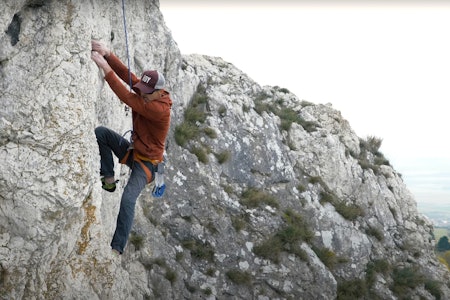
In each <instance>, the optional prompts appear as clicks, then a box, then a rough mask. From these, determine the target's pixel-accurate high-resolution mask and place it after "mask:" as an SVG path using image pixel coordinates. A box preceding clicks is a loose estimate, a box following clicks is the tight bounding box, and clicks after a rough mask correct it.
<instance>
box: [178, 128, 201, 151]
mask: <svg viewBox="0 0 450 300" xmlns="http://www.w3.org/2000/svg"><path fill="white" fill-rule="evenodd" d="M174 135H175V141H176V143H177V144H178V145H179V146H181V147H184V146H186V144H187V142H188V141H190V140H192V139H194V138H196V137H197V136H198V135H199V129H198V127H197V126H196V125H195V124H191V123H186V122H184V123H181V124H180V125H177V126H176V127H175V134H174Z"/></svg>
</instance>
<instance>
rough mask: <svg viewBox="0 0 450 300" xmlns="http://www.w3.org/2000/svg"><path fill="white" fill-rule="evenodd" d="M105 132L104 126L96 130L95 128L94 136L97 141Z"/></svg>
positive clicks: (106, 129)
mask: <svg viewBox="0 0 450 300" xmlns="http://www.w3.org/2000/svg"><path fill="white" fill-rule="evenodd" d="M107 131H108V128H106V127H105V126H98V127H97V128H95V136H96V137H97V139H98V138H99V137H101V136H103V135H104V134H105V133H106V132H107Z"/></svg>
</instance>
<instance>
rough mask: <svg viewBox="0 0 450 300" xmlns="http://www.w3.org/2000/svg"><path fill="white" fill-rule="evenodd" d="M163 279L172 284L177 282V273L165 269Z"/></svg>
mask: <svg viewBox="0 0 450 300" xmlns="http://www.w3.org/2000/svg"><path fill="white" fill-rule="evenodd" d="M165 278H166V279H167V280H169V281H170V283H171V284H173V283H174V282H175V281H176V280H177V273H176V272H175V271H174V270H172V269H169V268H167V269H166V275H165Z"/></svg>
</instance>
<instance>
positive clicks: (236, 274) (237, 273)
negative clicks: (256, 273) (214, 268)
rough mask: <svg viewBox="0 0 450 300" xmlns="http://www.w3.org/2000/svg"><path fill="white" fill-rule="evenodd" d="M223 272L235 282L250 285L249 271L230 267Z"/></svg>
mask: <svg viewBox="0 0 450 300" xmlns="http://www.w3.org/2000/svg"><path fill="white" fill-rule="evenodd" d="M225 274H226V275H227V277H228V278H229V279H230V280H231V281H232V282H234V283H235V284H239V285H246V286H250V285H251V283H252V276H251V274H250V273H249V272H246V271H241V270H239V269H231V270H228V271H227V272H226V273H225Z"/></svg>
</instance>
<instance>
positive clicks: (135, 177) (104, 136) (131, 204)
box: [95, 126, 155, 253]
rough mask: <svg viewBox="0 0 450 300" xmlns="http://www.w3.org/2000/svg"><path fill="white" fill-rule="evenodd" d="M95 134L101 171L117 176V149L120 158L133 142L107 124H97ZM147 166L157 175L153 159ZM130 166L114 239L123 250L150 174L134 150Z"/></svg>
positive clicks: (105, 174) (128, 162)
mask: <svg viewBox="0 0 450 300" xmlns="http://www.w3.org/2000/svg"><path fill="white" fill-rule="evenodd" d="M95 136H96V137H97V143H98V148H99V151H100V175H102V176H105V177H113V176H114V160H113V156H112V153H114V155H115V156H117V158H119V161H120V160H121V159H122V158H123V157H124V156H125V154H126V153H127V150H128V147H129V146H130V142H128V141H127V140H126V139H125V138H124V137H122V136H121V135H120V134H118V133H116V132H115V131H113V130H111V129H108V128H106V127H103V126H99V127H97V128H95ZM143 163H144V164H145V166H146V167H147V168H149V169H150V171H151V173H152V180H153V178H154V176H155V170H154V166H153V164H152V163H150V162H146V161H143ZM127 166H128V167H130V168H131V175H130V178H129V179H128V183H127V185H126V186H125V188H124V190H123V194H122V199H121V200H120V210H119V215H118V216H117V224H116V230H115V232H114V236H113V239H112V242H111V247H112V248H113V249H115V250H117V251H119V252H120V253H123V250H124V248H125V245H126V243H127V240H128V237H129V235H130V231H131V227H132V226H133V219H134V208H135V206H136V200H137V198H138V197H139V194H140V193H141V191H142V190H143V189H144V187H145V185H146V184H147V175H146V174H145V171H144V170H143V169H142V166H141V164H140V163H137V162H135V161H134V160H133V155H132V154H130V156H129V157H128V160H127Z"/></svg>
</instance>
